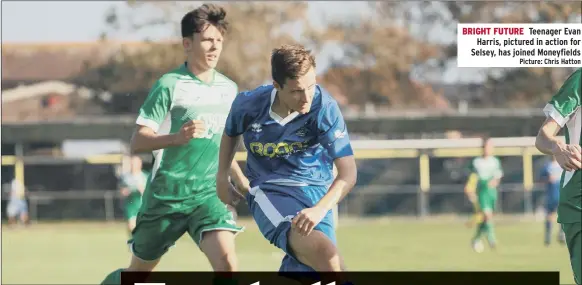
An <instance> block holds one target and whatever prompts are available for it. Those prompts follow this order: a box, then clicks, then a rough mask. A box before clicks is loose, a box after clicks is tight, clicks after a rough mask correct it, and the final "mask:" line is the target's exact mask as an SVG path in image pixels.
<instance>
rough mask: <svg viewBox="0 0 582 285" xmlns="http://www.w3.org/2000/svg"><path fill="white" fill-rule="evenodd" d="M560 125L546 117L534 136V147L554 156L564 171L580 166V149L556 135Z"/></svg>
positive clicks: (581, 161)
mask: <svg viewBox="0 0 582 285" xmlns="http://www.w3.org/2000/svg"><path fill="white" fill-rule="evenodd" d="M560 129H561V127H560V125H559V124H558V123H557V122H556V121H555V120H554V119H553V118H547V119H546V121H545V122H544V123H543V125H542V127H541V128H540V130H539V132H538V135H537V137H536V143H535V145H536V148H537V149H538V150H539V151H540V152H542V153H545V154H550V155H553V156H555V157H556V161H557V162H558V163H559V164H560V166H561V167H562V168H563V169H564V170H566V171H572V170H576V169H581V168H582V151H581V148H580V145H577V144H570V145H568V144H565V143H564V142H562V141H561V140H559V139H558V138H557V137H556V136H557V134H558V132H559V131H560Z"/></svg>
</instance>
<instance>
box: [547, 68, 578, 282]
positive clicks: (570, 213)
mask: <svg viewBox="0 0 582 285" xmlns="http://www.w3.org/2000/svg"><path fill="white" fill-rule="evenodd" d="M581 81H582V68H578V69H577V70H576V71H574V73H572V74H571V75H570V77H568V79H566V81H565V82H564V83H563V84H562V87H561V88H560V90H558V92H557V93H556V94H555V95H554V96H553V97H552V99H551V100H550V101H549V102H548V104H547V105H546V107H544V113H545V114H546V120H545V121H544V123H543V124H542V126H541V128H540V130H539V132H538V135H537V137H536V148H537V149H538V150H539V151H541V152H543V153H545V154H549V155H553V156H554V157H555V158H556V161H557V162H558V164H560V166H561V167H562V169H563V170H564V171H563V172H562V177H561V179H560V197H559V201H558V223H560V224H561V226H562V229H563V230H564V234H565V236H566V245H567V246H568V252H569V253H570V264H571V265H572V270H573V272H574V281H575V282H576V284H578V285H580V284H581V283H582V261H581V258H582V231H581V229H580V224H581V222H582V170H581V169H582V151H581V149H582V147H581V146H582V139H581V136H582V111H581V108H582V107H581V105H582V104H581V101H582V98H581V94H582V87H581V86H582V82H581ZM564 127H565V128H566V131H565V137H566V141H565V142H563V141H561V140H560V139H558V138H557V135H558V132H559V131H560V130H561V129H562V128H564Z"/></svg>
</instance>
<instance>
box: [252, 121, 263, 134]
mask: <svg viewBox="0 0 582 285" xmlns="http://www.w3.org/2000/svg"><path fill="white" fill-rule="evenodd" d="M251 131H253V132H255V133H260V132H261V131H263V128H262V127H261V124H259V123H254V124H252V125H251Z"/></svg>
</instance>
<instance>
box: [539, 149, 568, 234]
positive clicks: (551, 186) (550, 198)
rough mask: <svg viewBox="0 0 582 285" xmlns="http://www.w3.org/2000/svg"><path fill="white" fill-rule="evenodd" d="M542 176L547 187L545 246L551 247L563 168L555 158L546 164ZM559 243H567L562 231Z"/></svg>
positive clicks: (559, 232)
mask: <svg viewBox="0 0 582 285" xmlns="http://www.w3.org/2000/svg"><path fill="white" fill-rule="evenodd" d="M540 176H541V178H542V180H543V182H544V184H545V185H546V192H545V195H544V196H545V198H546V199H545V203H544V209H545V211H546V220H545V234H544V245H546V246H549V245H550V243H551V240H552V238H551V237H552V225H553V224H554V223H555V222H556V212H557V210H558V204H559V201H560V179H561V178H562V167H561V166H560V164H559V163H558V161H556V158H555V157H554V156H552V157H551V160H549V161H547V162H546V163H545V164H544V167H543V168H542V173H541V175H540ZM558 242H560V243H562V244H563V243H565V242H566V237H565V236H564V232H563V231H562V230H561V229H559V231H558Z"/></svg>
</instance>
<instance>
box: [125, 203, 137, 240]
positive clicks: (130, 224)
mask: <svg viewBox="0 0 582 285" xmlns="http://www.w3.org/2000/svg"><path fill="white" fill-rule="evenodd" d="M139 207H140V205H134V204H127V205H126V207H125V219H126V221H127V230H128V231H129V233H130V234H131V233H132V232H133V230H134V229H135V227H136V225H137V214H138V213H139Z"/></svg>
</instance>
